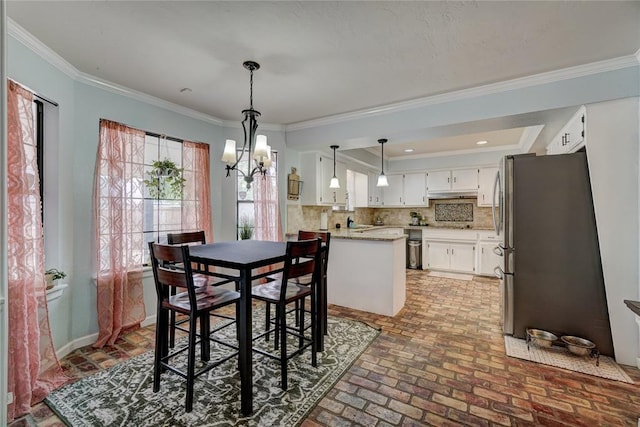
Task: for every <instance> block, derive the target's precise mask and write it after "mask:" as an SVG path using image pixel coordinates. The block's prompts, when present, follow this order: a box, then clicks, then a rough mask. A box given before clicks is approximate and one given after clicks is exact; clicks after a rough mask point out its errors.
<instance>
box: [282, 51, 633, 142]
mask: <svg viewBox="0 0 640 427" xmlns="http://www.w3.org/2000/svg"><path fill="white" fill-rule="evenodd" d="M638 65H640V50H638V51H637V52H636V53H635V54H633V55H627V56H622V57H619V58H614V59H609V60H605V61H598V62H592V63H590V64H584V65H578V66H575V67H568V68H563V69H560V70H554V71H548V72H545V73H540V74H534V75H531V76H526V77H520V78H517V79H512V80H505V81H502V82H497V83H491V84H487V85H483V86H477V87H474V88H469V89H462V90H457V91H452V92H447V93H443V94H439V95H433V96H427V97H424V98H417V99H413V100H409V101H404V102H398V103H394V104H388V105H382V106H379V107H374V108H369V109H364V110H359V111H354V112H350V113H344V114H337V115H334V116H328V117H323V118H320V119H313V120H307V121H304V122H298V123H292V124H289V125H287V126H286V130H287V131H296V130H302V129H308V128H313V127H317V126H326V125H331V124H336V123H341V122H346V121H350V120H355V119H362V118H367V117H373V116H378V115H381V114H389V113H395V112H401V111H405V110H409V109H414V108H421V107H427V106H431V105H437V104H443V103H445V102H452V101H459V100H465V99H470V98H476V97H480V96H486V95H493V94H496V93H500V92H506V91H510V90H516V89H525V88H528V87H531V86H538V85H542V84H549V83H555V82H559V81H563V80H569V79H574V78H579V77H585V76H590V75H594V74H599V73H604V72H609V71H616V70H620V69H623V68H628V67H637V66H638Z"/></svg>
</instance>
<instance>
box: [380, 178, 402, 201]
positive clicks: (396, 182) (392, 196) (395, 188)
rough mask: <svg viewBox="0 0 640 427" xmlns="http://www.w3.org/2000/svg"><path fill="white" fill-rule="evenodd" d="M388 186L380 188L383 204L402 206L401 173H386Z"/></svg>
mask: <svg viewBox="0 0 640 427" xmlns="http://www.w3.org/2000/svg"><path fill="white" fill-rule="evenodd" d="M387 181H388V182H389V186H388V187H384V188H383V189H382V196H383V197H382V200H383V203H382V204H383V205H384V206H404V194H403V186H402V175H387Z"/></svg>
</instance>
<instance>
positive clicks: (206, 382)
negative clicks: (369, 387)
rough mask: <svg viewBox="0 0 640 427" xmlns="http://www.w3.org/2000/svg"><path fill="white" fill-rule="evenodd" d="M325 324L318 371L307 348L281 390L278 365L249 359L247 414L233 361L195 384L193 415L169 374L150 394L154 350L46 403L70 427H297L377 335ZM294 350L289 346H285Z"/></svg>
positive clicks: (336, 322) (351, 324)
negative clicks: (250, 381) (250, 385)
mask: <svg viewBox="0 0 640 427" xmlns="http://www.w3.org/2000/svg"><path fill="white" fill-rule="evenodd" d="M262 319H263V316H260V315H259V314H258V313H254V322H255V325H254V331H257V330H261V325H262V322H261V321H262ZM328 323H329V325H328V330H329V333H328V335H326V336H325V351H324V352H322V353H318V366H317V368H314V367H313V366H311V351H310V350H306V351H305V352H304V353H303V354H301V355H298V356H296V357H294V358H292V359H290V360H289V364H288V367H289V370H288V373H289V390H288V391H286V392H284V391H282V389H281V388H280V367H279V365H278V363H277V362H276V361H274V360H271V359H269V358H266V357H264V356H262V355H260V354H257V353H254V354H253V366H254V368H253V408H254V413H253V415H252V416H251V417H242V416H241V414H240V398H239V396H240V375H239V372H238V371H237V359H230V360H229V361H227V362H225V363H223V364H221V365H220V366H218V367H217V368H214V369H212V370H211V371H209V372H208V373H207V374H203V375H202V376H201V377H199V378H198V379H196V381H195V390H194V404H193V411H192V412H190V413H186V412H185V410H184V398H185V385H186V383H185V380H184V379H183V378H181V377H179V376H177V375H175V374H173V373H172V372H166V373H163V374H162V379H161V383H160V391H159V392H158V393H154V392H153V352H147V353H145V354H142V355H140V356H137V357H135V358H132V359H129V360H127V361H126V362H124V363H121V364H118V365H116V366H114V367H112V368H110V369H107V370H104V371H101V372H99V373H97V374H95V375H92V376H90V377H86V378H83V379H81V380H79V381H77V382H75V383H73V384H69V385H67V386H65V387H62V388H60V389H58V390H56V391H54V392H53V393H51V394H50V395H49V396H48V397H47V399H46V400H45V402H46V403H47V405H49V407H51V409H52V410H53V411H55V412H56V414H57V415H58V416H59V417H60V418H61V419H62V420H63V421H64V422H65V423H66V424H67V425H70V426H74V427H77V426H107V425H119V426H143V425H144V426H235V425H243V426H245V425H246V426H296V425H299V424H300V423H301V422H302V420H304V418H305V417H306V415H307V414H308V413H309V412H310V411H311V410H312V409H313V408H314V407H315V405H316V404H317V403H318V402H319V401H320V399H321V398H322V397H323V396H324V395H325V394H326V393H327V392H328V391H329V390H330V389H331V387H333V385H334V384H335V383H336V382H337V381H338V379H339V378H340V377H341V376H342V375H343V374H344V373H345V372H346V371H347V370H348V369H349V367H350V366H351V365H352V364H353V362H354V361H355V360H356V358H357V357H358V356H359V355H360V354H362V352H363V351H364V350H366V348H367V347H368V346H369V344H371V342H372V341H373V340H374V339H375V338H376V337H377V336H378V334H379V331H378V330H376V329H374V328H372V327H370V326H368V325H366V324H364V323H360V322H356V321H351V320H347V319H341V318H333V317H330V318H329V319H328ZM234 333H235V329H234V328H226V331H225V330H224V329H223V330H222V331H220V334H222V335H224V334H227V335H230V334H231V335H233V334H234ZM272 340H273V337H272ZM260 341H263V340H260ZM271 342H273V341H271ZM296 342H297V341H296ZM220 347H221V346H219V347H216V346H214V343H212V348H211V352H212V360H215V358H216V354H222V353H223V352H226V351H227V350H225V348H224V347H222V348H220ZM293 348H295V343H293V342H292V344H291V346H289V349H293ZM198 351H199V350H198ZM197 354H199V352H198V353H197Z"/></svg>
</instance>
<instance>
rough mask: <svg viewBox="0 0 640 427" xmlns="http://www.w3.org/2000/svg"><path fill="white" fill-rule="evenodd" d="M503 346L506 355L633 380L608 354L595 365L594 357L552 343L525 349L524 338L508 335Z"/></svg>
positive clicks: (623, 379)
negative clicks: (575, 352) (572, 352)
mask: <svg viewBox="0 0 640 427" xmlns="http://www.w3.org/2000/svg"><path fill="white" fill-rule="evenodd" d="M504 346H505V349H506V352H507V356H510V357H517V358H518V359H524V360H529V361H531V362H537V363H542V364H544V365H550V366H556V367H558V368H564V369H568V370H570V371H575V372H581V373H583V374H587V375H594V376H596V377H601V378H607V379H610V380H616V381H622V382H625V383H631V384H633V380H632V379H631V378H630V377H629V375H627V373H626V372H625V371H623V370H622V368H621V367H620V366H619V365H618V364H617V363H616V362H615V361H614V360H613V359H612V358H610V357H608V356H600V364H599V366H596V360H595V359H592V358H590V357H586V356H585V357H581V356H576V355H574V354H571V353H569V351H567V349H566V348H564V347H560V346H555V345H554V346H551V347H549V348H539V347H536V346H535V345H530V346H529V350H527V342H526V341H525V340H523V339H518V338H514V337H510V336H505V337H504Z"/></svg>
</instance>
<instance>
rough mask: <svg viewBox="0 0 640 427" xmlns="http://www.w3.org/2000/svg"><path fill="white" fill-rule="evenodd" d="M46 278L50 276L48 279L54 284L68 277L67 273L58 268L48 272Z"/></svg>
mask: <svg viewBox="0 0 640 427" xmlns="http://www.w3.org/2000/svg"><path fill="white" fill-rule="evenodd" d="M44 275H45V276H48V277H47V279H48V280H49V281H51V282H53V281H54V280H58V279H64V278H65V277H67V273H65V272H64V271H61V270H58V269H56V268H50V269H48V270H47V271H45V272H44Z"/></svg>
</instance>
